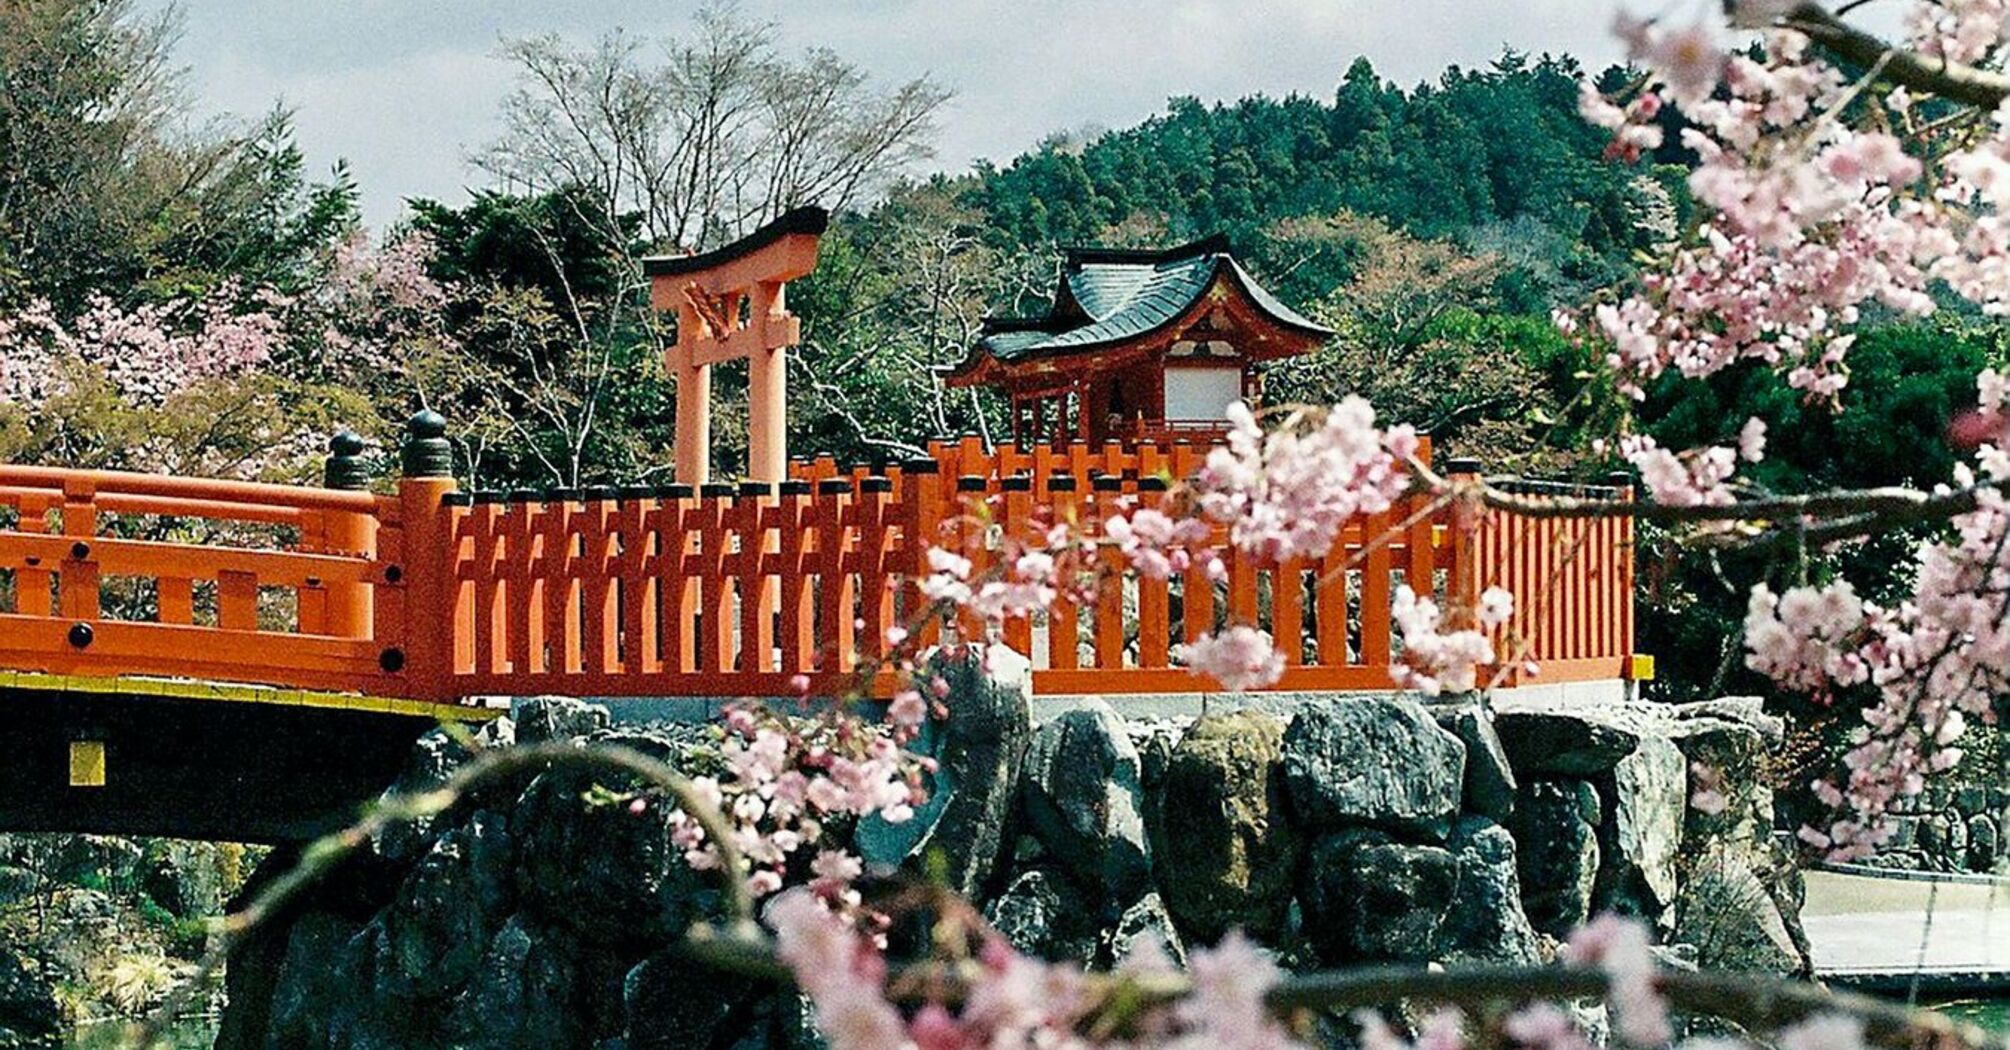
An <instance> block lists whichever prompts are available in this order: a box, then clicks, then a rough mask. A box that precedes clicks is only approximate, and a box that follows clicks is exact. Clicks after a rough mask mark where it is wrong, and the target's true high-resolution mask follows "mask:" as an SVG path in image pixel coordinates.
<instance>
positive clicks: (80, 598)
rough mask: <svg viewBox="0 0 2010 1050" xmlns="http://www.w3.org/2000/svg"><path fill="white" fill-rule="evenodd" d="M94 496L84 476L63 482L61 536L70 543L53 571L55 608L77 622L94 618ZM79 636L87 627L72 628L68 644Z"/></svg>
mask: <svg viewBox="0 0 2010 1050" xmlns="http://www.w3.org/2000/svg"><path fill="white" fill-rule="evenodd" d="M96 499H97V492H96V489H95V488H94V487H93V486H92V484H91V482H90V481H89V480H88V479H85V478H82V477H75V478H70V479H68V480H66V481H64V482H63V535H64V536H65V537H68V538H69V539H70V540H71V541H72V542H71V544H70V547H69V549H68V550H67V551H65V552H64V558H63V561H62V563H61V565H60V567H59V568H58V569H57V572H56V588H57V589H56V600H57V603H58V604H57V609H58V612H59V613H60V615H61V616H62V617H63V618H64V619H66V620H77V621H79V622H80V623H82V622H84V621H90V620H95V619H97V618H98V599H99V581H98V561H97V559H96V558H95V557H93V549H92V548H93V543H94V541H95V540H96V539H97V536H98V508H97V505H96ZM80 637H81V638H84V639H88V638H90V628H89V627H84V628H83V629H82V631H81V632H79V631H77V630H76V629H75V628H73V629H72V633H71V636H70V638H71V644H73V645H75V644H76V642H77V639H78V638H80ZM85 644H89V643H88V641H86V643H85ZM79 648H82V646H79Z"/></svg>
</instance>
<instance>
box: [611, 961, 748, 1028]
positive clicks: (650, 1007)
mask: <svg viewBox="0 0 2010 1050" xmlns="http://www.w3.org/2000/svg"><path fill="white" fill-rule="evenodd" d="M757 994H759V990H758V989H757V988H755V987H753V986H751V985H749V983H748V982H747V981H745V980H742V979H740V978H738V977H734V976H732V975H730V974H727V973H725V972H723V971H721V970H718V969H715V968H713V967H709V966H705V965H704V964H702V963H693V962H691V961H690V960H689V959H687V958H685V957H684V956H683V955H682V954H680V953H679V952H678V951H676V950H675V949H669V950H666V951H661V952H657V953H656V954H654V955H651V956H649V957H648V958H646V959H644V960H642V961H641V962H639V963H637V964H635V967H634V968H633V969H631V970H629V971H628V973H627V974H626V975H625V976H624V977H623V978H622V981H621V1003H622V1012H623V1014H624V1016H625V1018H626V1021H625V1024H624V1030H623V1033H622V1036H623V1040H624V1042H625V1045H626V1050H687V1048H689V1047H705V1046H713V1045H716V1041H717V1039H718V1037H719V1034H720V1032H721V1031H722V1030H724V1029H725V1028H726V1025H727V1021H728V1020H729V1019H730V1018H731V1017H732V1014H733V1011H734V1010H735V1009H736V1008H738V1007H740V1006H741V1005H742V1004H744V1003H746V1002H747V1001H748V1000H750V999H752V998H753V997H754V996H755V995H757Z"/></svg>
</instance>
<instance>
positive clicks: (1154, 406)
mask: <svg viewBox="0 0 2010 1050" xmlns="http://www.w3.org/2000/svg"><path fill="white" fill-rule="evenodd" d="M1066 251H1067V254H1066V259H1065V262H1064V265H1063V267H1062V271H1061V279H1060V282H1059V284H1058V285H1057V286H1056V288H1055V290H1054V305H1053V307H1052V308H1051V309H1050V310H1048V312H1047V315H1046V316H1044V317H1029V318H988V319H986V321H985V322H984V329H983V333H982V335H981V337H980V338H979V339H978V341H977V343H976V345H975V346H973V347H972V348H971V350H970V353H969V354H968V355H967V356H966V357H965V358H964V360H963V362H962V363H961V364H959V365H957V366H956V368H955V369H954V370H953V371H951V372H950V374H949V375H948V377H947V379H946V382H947V383H948V385H950V386H955V387H966V386H991V387H996V388H998V389H999V390H1002V391H1004V392H1005V393H1006V395H1007V396H1009V397H1010V398H1011V401H1012V435H1013V439H1014V441H1015V442H1017V443H1018V444H1019V445H1020V446H1021V447H1026V446H1029V445H1036V444H1049V443H1054V442H1067V441H1087V442H1091V443H1101V442H1105V441H1120V442H1128V441H1160V442H1164V441H1173V440H1177V439H1179V438H1192V439H1196V440H1206V439H1210V438H1215V437H1219V436H1220V435H1221V434H1222V433H1223V432H1224V430H1225V428H1226V422H1225V420H1226V418H1227V410H1228V406H1229V405H1231V404H1233V403H1234V402H1235V401H1237V400H1238V399H1240V400H1244V401H1248V402H1250V403H1251V404H1255V403H1256V401H1257V399H1258V396H1259V395H1260V394H1261V392H1262V391H1261V384H1262V377H1261V376H1260V375H1259V374H1258V372H1257V371H1256V365H1257V364H1259V363H1261V362H1264V361H1274V360H1277V359H1279V358H1284V357H1292V356H1296V355H1298V354H1304V353H1308V352H1310V351H1312V350H1314V349H1316V348H1317V347H1319V345H1320V344H1322V343H1324V342H1325V341H1326V340H1327V339H1328V338H1330V337H1331V336H1332V335H1333V331H1332V329H1329V328H1326V327H1324V326H1322V325H1319V324H1316V323H1314V322H1312V321H1310V320H1307V319H1306V318H1305V317H1303V316H1302V315H1300V314H1299V313H1297V312H1296V311H1294V310H1292V309H1291V308H1290V307H1288V306H1286V305H1284V304H1283V303H1282V302H1280V301H1278V299H1277V297H1276V296H1273V295H1271V294H1270V293H1269V292H1267V291H1265V290H1264V289H1263V288H1262V286H1260V285H1258V284H1257V283H1256V281H1255V279H1253V278H1251V277H1250V276H1249V272H1248V271H1246V270H1244V269H1243V268H1242V267H1241V265H1239V264H1238V263H1237V262H1236V261H1235V259H1234V257H1233V256H1231V255H1230V254H1229V251H1228V241H1227V239H1226V238H1224V237H1222V236H1221V235H1219V234H1217V235H1215V236H1212V237H1208V238H1206V239H1204V240H1199V241H1195V242H1193V243H1191V244H1184V245H1181V246H1179V247H1176V248H1167V249H1163V250H1157V251H1152V250H1142V251H1141V250H1133V249H1120V248H1070V249H1067V250H1066Z"/></svg>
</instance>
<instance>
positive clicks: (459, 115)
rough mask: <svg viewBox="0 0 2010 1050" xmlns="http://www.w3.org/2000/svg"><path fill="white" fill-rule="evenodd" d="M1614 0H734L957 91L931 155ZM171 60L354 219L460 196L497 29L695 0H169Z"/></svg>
mask: <svg viewBox="0 0 2010 1050" xmlns="http://www.w3.org/2000/svg"><path fill="white" fill-rule="evenodd" d="M1616 3H1617V0H793V2H785V0H743V3H742V5H741V6H742V8H743V10H744V11H745V12H746V13H748V14H750V15H754V16H758V17H762V18H767V19H770V20H773V21H774V22H776V23H777V24H778V25H779V27H780V31H781V36H782V39H783V41H784V42H785V44H786V45H787V46H788V47H790V48H800V47H804V46H808V45H811V44H819V45H824V46H828V47H831V48H833V49H835V50H836V51H837V52H838V53H839V54H840V55H842V56H844V57H845V58H847V59H849V60H851V61H853V62H856V63H858V64H859V65H861V66H863V67H865V69H866V70H868V71H869V72H870V73H872V74H873V75H874V76H876V77H878V78H880V79H881V80H882V81H885V82H891V81H895V80H900V79H906V78H909V77H914V76H919V75H923V74H927V75H929V76H932V77H934V78H935V79H937V80H938V81H941V82H942V83H944V84H946V85H947V86H949V87H950V88H951V89H953V90H954V91H955V92H956V98H955V100H954V101H953V102H952V103H951V105H950V107H949V109H948V110H947V111H946V112H945V114H944V116H943V120H942V131H941V136H940V139H939V156H938V157H937V158H936V160H935V161H934V164H935V165H936V166H937V167H941V168H944V169H948V170H960V169H962V168H964V167H965V166H967V165H968V164H969V163H970V162H971V161H972V160H974V159H976V158H979V157H989V158H992V159H996V160H1000V161H1003V160H1007V159H1009V158H1011V157H1012V156H1013V155H1014V154H1016V153H1018V152H1019V151H1021V150H1023V149H1025V148H1027V147H1028V146H1031V145H1033V144H1035V143H1037V142H1039V141H1040V139H1041V138H1043V137H1045V136H1046V135H1047V134H1049V133H1051V132H1054V131H1057V130H1075V129H1082V128H1105V127H1122V126H1125V125H1128V124H1132V123H1135V122H1137V121H1138V120H1141V119H1143V118H1144V117H1147V116H1149V115H1151V114H1152V113H1154V112H1157V111H1159V110H1160V109H1161V108H1162V107H1163V105H1164V103H1165V100H1166V99H1167V98H1169V97H1171V96H1174V95H1197V96H1199V97H1201V98H1203V99H1207V100H1210V101H1212V100H1232V99H1236V98H1241V97H1243V96H1245V95H1250V94H1255V93H1259V92H1261V93H1267V94H1272V95H1281V94H1287V93H1291V92H1299V93H1305V94H1311V95H1315V96H1320V97H1324V96H1326V95H1328V94H1329V93H1330V92H1331V91H1332V90H1333V87H1334V85H1335V84H1337V83H1338V81H1339V78H1340V75H1341V73H1342V72H1344V71H1345V70H1346V68H1347V66H1348V65H1349V63H1351V62H1352V61H1353V59H1354V58H1355V57H1356V56H1359V55H1366V56H1368V58H1369V59H1371V60H1372V61H1373V62H1374V63H1375V66H1376V68H1377V69H1378V70H1380V71H1381V73H1382V74H1383V75H1384V76H1385V77H1389V78H1392V79H1395V80H1397V81H1399V82H1401V83H1403V84H1404V85H1406V86H1407V85H1409V84H1412V83H1414V82H1416V81H1417V80H1419V79H1425V78H1430V77H1434V76H1436V75H1437V73H1438V72H1439V71H1440V70H1442V69H1443V68H1444V67H1446V66H1448V65H1453V64H1459V65H1467V66H1472V65H1480V64H1484V63H1486V62H1488V61H1490V60H1492V59H1493V58H1494V57H1495V56H1496V55H1498V54H1499V53H1500V50H1501V48H1502V47H1503V46H1513V47H1515V48H1518V49H1521V50H1524V51H1530V52H1542V51H1552V52H1569V53H1571V54H1575V55H1578V56H1580V57H1581V58H1583V59H1585V61H1586V63H1587V64H1588V65H1590V66H1593V67H1594V68H1595V67H1597V66H1599V65H1602V64H1604V63H1606V62H1608V61H1611V60H1613V59H1614V58H1616V57H1617V54H1616V50H1615V47H1614V45H1613V43H1612V41H1611V39H1610V38H1609V36H1608V35H1607V33H1606V27H1607V26H1608V25H1609V23H1610V21H1611V16H1612V12H1613V10H1614V7H1615V4H1616ZM180 6H181V7H182V10H183V12H184V14H185V21H186V32H185V34H184V37H183V39H182V43H181V51H180V54H181V58H182V61H183V62H184V63H185V64H186V65H187V66H188V67H189V71H190V74H191V76H192V78H193V82H194V86H195V88H196V90H197V92H198V93H199V95H200V97H201V103H202V105H203V107H204V108H205V109H207V110H209V111H211V112H214V113H229V114H240V115H251V114H256V113H259V112H262V111H263V110H265V109H267V108H269V107H270V106H271V105H273V104H274V103H275V102H282V101H283V102H284V103H285V104H286V105H288V106H290V107H292V108H293V109H294V110H295V111H296V115H297V116H296V119H297V123H298V127H299V137H300V144H301V146H302V148H303V149H304V150H305V151H306V153H307V157H308V161H309V163H310V165H311V166H312V170H313V171H315V172H317V173H318V172H324V171H326V170H327V168H328V166H329V165H331V164H333V163H334V162H335V160H336V159H337V158H347V159H348V161H349V163H350V166H351V167H352V168H353V169H354V171H355V174H356V177H357V179H358V180H359V182H360V183H361V185H362V190H363V200H364V211H365V215H366V218H367V219H368V220H369V221H370V222H371V223H372V224H373V225H381V224H383V223H385V222H387V221H390V220H392V219H394V218H396V217H397V215H398V214H399V212H400V211H401V209H402V205H403V201H404V200H405V198H407V197H415V196H419V197H434V198H443V199H446V200H449V201H458V200H460V199H462V198H463V197H464V196H465V187H466V186H467V185H468V184H469V183H470V182H471V181H473V180H474V176H473V175H472V174H471V173H470V172H469V169H468V167H467V165H466V163H465V158H466V156H467V154H468V153H469V152H470V151H471V150H472V149H474V148H477V147H479V146H480V145H481V144H482V143H483V142H484V141H486V140H487V139H488V137H489V136H490V134H491V133H492V128H493V126H494V116H495V109H496V103H497V100H498V99H500V98H501V97H502V96H503V94H504V93H505V92H506V91H507V90H508V87H509V84H510V76H511V70H510V68H509V67H508V65H507V64H506V63H504V62H502V61H500V60H498V59H497V58H496V57H495V50H496V44H497V42H498V41H499V40H501V39H502V38H504V37H506V36H516V35H527V34H533V33H544V32H556V33H559V34H562V35H564V36H566V37H569V38H573V39H576V40H578V41H581V42H585V41H589V40H591V39H593V38H594V37H596V36H598V35H600V34H601V33H603V32H606V31H607V30H610V29H613V28H615V27H622V28H625V29H628V30H630V31H633V32H637V33H642V34H648V35H656V36H665V35H671V34H676V33H679V32H681V31H683V30H684V29H685V27H686V26H688V24H689V19H690V16H691V12H692V11H693V10H694V9H695V8H696V6H697V0H655V2H649V0H542V2H532V0H497V2H487V3H474V2H458V3H450V2H439V0H347V2H344V3H327V2H314V0H184V2H183V3H182V4H181V5H180Z"/></svg>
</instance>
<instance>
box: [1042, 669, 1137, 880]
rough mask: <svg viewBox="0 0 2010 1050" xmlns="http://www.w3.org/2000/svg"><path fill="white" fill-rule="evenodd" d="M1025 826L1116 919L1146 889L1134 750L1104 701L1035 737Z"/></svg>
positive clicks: (1066, 715) (1066, 716) (1058, 721)
mask: <svg viewBox="0 0 2010 1050" xmlns="http://www.w3.org/2000/svg"><path fill="white" fill-rule="evenodd" d="M1021 797H1022V799H1023V801H1024V806H1025V813H1026V819H1027V823H1028V825H1029V826H1031V828H1032V830H1033V833H1034V834H1035V835H1037V836H1038V837H1039V839H1040V842H1041V843H1042V844H1043V845H1045V846H1046V847H1047V849H1048V851H1049V852H1050V853H1051V854H1052V856H1053V857H1054V859H1055V860H1056V861H1057V862H1059V863H1060V865H1061V866H1062V867H1063V868H1064V869H1066V870H1067V871H1068V872H1069V873H1070V874H1072V875H1074V876H1075V878H1076V879H1078V880H1080V881H1081V883H1082V885H1083V886H1084V887H1085V888H1087V889H1090V890H1092V891H1093V892H1095V893H1097V894H1099V895H1100V898H1101V900H1100V904H1099V907H1100V910H1101V911H1102V912H1103V913H1105V914H1107V915H1109V916H1110V917H1112V918H1114V917H1116V916H1117V915H1119V914H1121V913H1122V912H1123V909H1124V908H1126V907H1128V906H1129V905H1130V904H1131V903H1132V902H1134V901H1136V900H1137V899H1138V898H1139V897H1140V896H1143V895H1144V893H1145V891H1146V890H1147V889H1149V888H1150V886H1151V877H1152V869H1151V846H1150V844H1149V843H1147V842H1146V841H1145V822H1144V798H1143V785H1142V782H1141V780H1140V774H1139V767H1138V752H1137V749H1136V748H1134V747H1132V746H1131V741H1130V737H1129V735H1128V734H1126V733H1125V732H1124V724H1123V720H1122V719H1120V718H1118V717H1117V713H1116V712H1115V711H1113V710H1111V709H1110V706H1109V705H1108V704H1106V703H1103V702H1102V701H1100V700H1099V701H1096V702H1094V703H1093V704H1092V705H1090V706H1087V707H1082V708H1077V709H1076V710H1073V711H1067V712H1064V713H1063V714H1061V715H1060V716H1058V717H1056V718H1055V719H1054V720H1052V721H1050V722H1048V723H1047V724H1045V725H1043V726H1041V727H1040V728H1039V730H1038V731H1036V732H1035V733H1034V734H1033V742H1032V746H1030V747H1029V748H1028V749H1027V752H1026V774H1025V778H1024V782H1023V783H1022V784H1021Z"/></svg>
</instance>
